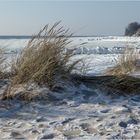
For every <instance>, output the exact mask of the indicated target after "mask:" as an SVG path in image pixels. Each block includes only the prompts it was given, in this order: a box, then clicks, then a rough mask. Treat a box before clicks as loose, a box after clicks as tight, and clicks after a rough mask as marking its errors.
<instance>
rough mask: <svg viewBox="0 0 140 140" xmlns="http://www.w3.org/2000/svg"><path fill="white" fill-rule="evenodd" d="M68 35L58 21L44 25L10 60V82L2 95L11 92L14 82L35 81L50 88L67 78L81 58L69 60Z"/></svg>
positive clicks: (67, 31) (7, 95)
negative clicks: (15, 57) (12, 60)
mask: <svg viewBox="0 0 140 140" xmlns="http://www.w3.org/2000/svg"><path fill="white" fill-rule="evenodd" d="M71 36H72V34H71V33H69V30H67V29H64V27H63V26H61V25H60V22H57V23H55V24H54V25H53V26H49V25H46V26H45V27H44V28H43V29H42V30H41V31H40V32H39V33H38V34H37V35H34V36H33V37H32V39H31V40H30V41H29V42H28V45H27V46H26V47H25V48H24V49H23V50H22V51H21V53H20V54H19V56H18V57H17V59H16V60H15V61H14V62H13V64H12V68H11V71H12V75H13V76H12V78H11V85H10V86H9V88H8V90H7V92H5V94H4V96H3V98H5V97H6V98H10V97H11V96H13V95H12V94H10V91H11V88H13V87H14V86H16V85H21V84H23V85H24V84H30V83H36V84H37V85H46V86H47V87H49V89H52V88H53V87H54V86H55V85H57V84H59V83H60V81H62V80H68V79H70V78H71V72H72V71H73V70H74V69H75V67H76V65H77V64H78V63H79V62H80V61H81V60H75V61H71V57H72V56H73V50H69V49H66V47H67V46H68V45H70V44H71V40H70V38H69V37H71Z"/></svg>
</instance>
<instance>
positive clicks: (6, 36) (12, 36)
mask: <svg viewBox="0 0 140 140" xmlns="http://www.w3.org/2000/svg"><path fill="white" fill-rule="evenodd" d="M72 37H109V36H103V35H101V36H95V35H93V36H86V35H83V36H82V35H79V36H72ZM112 37H113V36H112ZM120 37H123V36H120ZM30 38H32V36H28V35H0V39H30Z"/></svg>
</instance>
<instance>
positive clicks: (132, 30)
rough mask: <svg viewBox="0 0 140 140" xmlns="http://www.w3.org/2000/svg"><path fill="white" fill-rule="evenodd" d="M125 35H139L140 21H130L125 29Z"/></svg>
mask: <svg viewBox="0 0 140 140" xmlns="http://www.w3.org/2000/svg"><path fill="white" fill-rule="evenodd" d="M125 35H126V36H133V35H136V36H140V23H138V22H132V23H130V24H128V26H127V27H126V29H125Z"/></svg>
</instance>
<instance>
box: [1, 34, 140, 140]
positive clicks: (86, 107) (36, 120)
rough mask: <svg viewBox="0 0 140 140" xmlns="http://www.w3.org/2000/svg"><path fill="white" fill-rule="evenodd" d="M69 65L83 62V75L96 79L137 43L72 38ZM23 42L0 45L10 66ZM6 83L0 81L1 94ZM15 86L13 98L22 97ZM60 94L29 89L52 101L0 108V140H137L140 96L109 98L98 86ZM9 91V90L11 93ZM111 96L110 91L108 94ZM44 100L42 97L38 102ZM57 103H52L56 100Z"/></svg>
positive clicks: (69, 86) (69, 85) (68, 89)
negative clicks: (52, 98)
mask: <svg viewBox="0 0 140 140" xmlns="http://www.w3.org/2000/svg"><path fill="white" fill-rule="evenodd" d="M71 39H72V40H73V43H72V47H70V46H68V48H67V49H73V48H75V55H74V57H73V58H72V60H73V59H74V60H76V59H79V58H83V61H84V62H85V63H84V64H85V67H86V66H87V67H88V68H87V67H86V69H85V70H83V71H82V72H85V74H87V75H101V74H103V73H104V72H105V70H106V69H107V68H108V67H111V66H113V65H114V64H115V63H116V59H117V58H118V56H119V55H120V54H121V52H122V50H123V49H124V47H126V46H128V45H129V46H132V47H135V46H137V48H138V49H140V47H139V43H140V38H138V37H115V36H114V37H113V36H109V37H74V38H71ZM28 41H29V40H28V39H5V40H4V39H0V47H2V48H3V47H4V48H6V50H7V54H6V56H8V57H9V58H8V59H9V61H10V60H12V57H13V56H14V55H15V54H17V53H18V52H19V51H20V50H21V49H22V48H23V47H24V46H26V44H27V42H28ZM7 84H8V82H4V81H3V80H1V81H0V86H1V90H0V93H3V91H5V89H6V88H7ZM20 86H21V85H19V87H15V88H17V90H16V92H19V93H22V92H23V93H24V90H25V89H24V88H23V87H22V86H21V87H20ZM63 88H64V91H61V92H60V91H59V90H58V91H55V92H52V91H49V89H48V88H47V87H42V88H41V87H39V86H37V85H30V87H29V89H28V90H29V91H32V92H33V93H38V94H39V95H40V96H41V95H42V96H43V95H46V94H47V97H49V96H50V98H51V97H52V96H53V97H55V98H54V100H53V101H52V102H47V100H46V98H45V99H44V98H43V99H44V100H45V102H43V101H41V103H40V102H31V103H27V102H26V103H25V102H22V101H17V100H16V101H15V100H11V101H9V102H7V101H1V104H0V126H1V127H0V138H1V139H37V140H39V139H41V138H42V139H43V138H44V139H45V138H50V139H53V138H54V139H56V140H62V139H73V140H74V139H75V140H78V139H79V140H81V139H83V140H84V139H87V140H91V139H123V138H124V139H132V138H134V139H137V138H139V137H138V136H137V135H138V134H139V130H140V123H139V122H140V111H139V109H140V95H133V96H131V95H130V96H129V95H128V96H122V95H117V94H113V93H112V94H109V92H108V91H107V89H106V88H104V87H103V86H102V85H98V86H97V85H95V84H92V85H91V84H85V83H79V85H78V86H76V85H75V83H74V82H70V83H67V82H65V83H64V84H63ZM13 90H14V89H13ZM112 92H113V91H112ZM43 97H46V96H43ZM55 99H57V100H55Z"/></svg>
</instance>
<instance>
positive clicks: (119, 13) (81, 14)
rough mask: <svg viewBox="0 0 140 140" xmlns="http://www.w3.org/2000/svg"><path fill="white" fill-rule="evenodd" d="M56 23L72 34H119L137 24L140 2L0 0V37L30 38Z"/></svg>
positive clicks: (139, 16) (139, 14) (139, 15)
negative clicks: (60, 21)
mask: <svg viewBox="0 0 140 140" xmlns="http://www.w3.org/2000/svg"><path fill="white" fill-rule="evenodd" d="M59 20H62V24H63V25H64V26H66V27H69V28H70V29H71V31H72V32H74V33H75V34H76V35H123V34H124V30H125V27H126V26H127V24H128V23H130V22H133V21H138V22H140V1H116V2H114V1H86V0H85V1H66V0H65V1H64V0H63V1H59V0H57V1H53V0H52V1H47V0H36V1H35V0H17V1H16V0H11V1H10V0H9V1H8V0H1V1H0V35H32V34H34V33H36V32H38V31H39V30H40V29H41V28H42V27H43V26H44V25H46V24H47V23H51V24H52V23H54V22H56V21H59Z"/></svg>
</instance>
